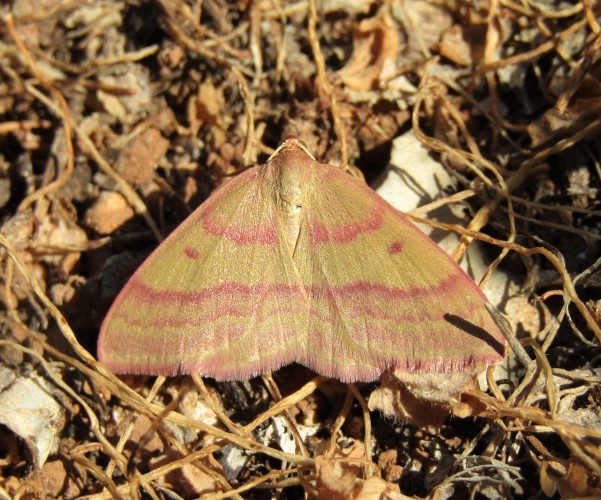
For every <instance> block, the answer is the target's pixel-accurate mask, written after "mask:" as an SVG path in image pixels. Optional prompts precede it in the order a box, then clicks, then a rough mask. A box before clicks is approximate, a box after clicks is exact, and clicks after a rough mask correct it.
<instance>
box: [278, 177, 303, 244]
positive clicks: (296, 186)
mask: <svg viewBox="0 0 601 500" xmlns="http://www.w3.org/2000/svg"><path fill="white" fill-rule="evenodd" d="M300 173H301V172H300V170H298V169H291V168H280V169H279V170H278V172H277V177H278V179H277V183H278V184H279V189H276V190H275V193H274V194H275V197H276V200H275V201H276V204H275V206H276V210H277V212H278V216H279V220H280V222H281V224H282V227H283V230H284V234H285V235H286V241H287V242H288V247H289V248H290V253H291V255H292V254H294V249H295V248H296V243H297V241H298V238H299V235H300V225H301V214H302V209H303V190H302V179H301V175H300Z"/></svg>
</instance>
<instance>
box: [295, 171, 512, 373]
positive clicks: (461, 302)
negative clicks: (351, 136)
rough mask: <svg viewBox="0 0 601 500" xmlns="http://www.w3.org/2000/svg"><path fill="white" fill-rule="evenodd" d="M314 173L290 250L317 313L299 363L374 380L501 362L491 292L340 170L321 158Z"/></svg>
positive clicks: (312, 321) (326, 370)
mask: <svg viewBox="0 0 601 500" xmlns="http://www.w3.org/2000/svg"><path fill="white" fill-rule="evenodd" d="M311 177H313V179H312V181H311V182H309V183H308V185H309V186H310V188H307V192H306V200H307V201H306V203H305V210H304V217H305V219H304V220H303V226H302V228H303V229H302V230H301V238H300V240H299V242H298V245H297V249H296V251H295V254H294V255H295V263H296V266H297V268H298V269H299V270H300V272H299V274H300V275H301V276H303V278H304V279H305V280H306V284H305V286H306V289H307V294H308V296H309V302H310V314H311V319H310V321H309V326H308V342H309V344H310V345H312V346H313V348H312V349H311V350H310V351H307V353H306V359H303V360H301V361H300V362H301V363H303V364H305V365H307V366H310V367H311V368H313V369H314V370H315V371H317V372H319V373H322V374H325V375H329V376H332V377H336V378H339V379H340V380H343V381H359V380H360V381H371V380H375V379H377V378H378V377H379V376H380V375H381V374H382V373H383V372H385V371H386V370H392V369H400V370H404V371H410V372H420V371H429V372H432V371H438V372H448V371H454V370H465V369H468V368H470V367H474V366H476V365H478V364H486V363H496V362H500V361H501V359H502V354H503V346H504V340H503V337H502V334H501V333H500V331H499V330H498V328H497V326H496V325H495V324H494V322H493V321H492V319H491V318H490V316H489V314H488V312H487V311H486V309H485V307H484V304H485V302H486V298H485V296H484V295H483V293H482V292H481V290H480V289H479V287H478V286H477V285H476V284H475V283H474V282H473V281H472V280H471V279H470V278H469V277H468V276H467V275H466V274H465V272H464V271H463V270H462V269H461V268H460V267H459V266H458V265H457V264H456V263H455V262H454V261H453V260H452V259H451V258H450V257H449V256H448V255H447V254H446V253H445V252H444V251H443V250H442V249H441V248H440V247H438V246H437V245H436V244H435V243H434V242H433V241H432V240H430V238H428V237H427V236H426V235H425V234H424V233H423V232H422V231H420V230H419V229H418V228H417V227H416V226H415V225H414V224H413V223H412V222H411V221H410V220H409V219H408V218H407V217H406V216H405V215H403V214H402V213H401V212H399V211H397V210H396V209H395V208H393V207H392V206H391V205H390V204H388V203H387V202H386V201H385V200H383V199H382V198H381V197H380V196H379V195H377V194H376V193H375V192H374V191H372V190H371V189H370V188H369V187H367V186H366V185H365V184H363V183H362V182H360V181H358V180H357V179H355V178H353V177H352V176H351V175H349V174H347V173H345V172H343V171H342V170H340V169H337V168H335V167H332V166H329V165H323V164H317V163H316V164H315V166H314V167H313V169H312V170H311Z"/></svg>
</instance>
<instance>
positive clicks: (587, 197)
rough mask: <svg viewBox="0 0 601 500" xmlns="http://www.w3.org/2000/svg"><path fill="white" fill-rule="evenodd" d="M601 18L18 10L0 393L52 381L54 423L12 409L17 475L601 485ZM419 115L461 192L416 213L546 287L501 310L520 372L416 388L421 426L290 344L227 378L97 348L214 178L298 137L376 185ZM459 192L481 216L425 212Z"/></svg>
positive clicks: (298, 488) (68, 493)
mask: <svg viewBox="0 0 601 500" xmlns="http://www.w3.org/2000/svg"><path fill="white" fill-rule="evenodd" d="M358 4H360V8H359V7H358ZM600 15H601V12H600V11H599V6H598V5H596V4H594V3H593V2H590V1H588V0H582V1H581V2H574V3H572V4H567V3H562V4H552V3H549V2H544V1H536V2H528V3H520V4H518V3H512V2H491V3H490V4H485V3H481V4H477V3H476V4H473V3H456V2H432V3H430V2H426V1H422V0H404V1H401V0H391V1H388V2H360V3H357V2H345V1H327V2H325V1H324V2H316V1H314V0H310V1H298V2H279V1H267V0H265V1H255V2H237V3H225V2H220V1H217V0H206V1H204V2H189V3H183V2H181V3H180V2H172V1H169V0H157V1H155V2H146V3H142V2H135V1H134V2H120V1H111V2H108V1H107V2H104V1H101V2H89V3H88V2H83V3H69V2H60V1H55V0H46V1H44V2H32V1H31V0H17V1H15V2H13V3H12V6H11V7H10V8H5V9H3V11H2V21H1V24H0V26H1V30H2V31H1V33H2V38H1V41H0V43H1V50H0V59H1V64H0V73H1V74H2V79H1V81H0V114H1V117H2V118H1V120H0V141H1V143H2V147H1V148H0V151H1V152H2V153H1V154H0V210H1V214H2V219H1V220H0V243H1V244H2V246H3V248H4V251H3V252H2V254H1V255H2V260H1V261H0V265H2V268H3V271H2V273H1V274H0V276H1V277H2V287H1V289H2V294H1V301H2V304H3V305H4V307H3V308H2V311H1V313H0V321H1V324H2V326H3V328H2V336H1V337H0V363H1V365H2V369H3V373H4V372H6V373H7V374H8V375H9V378H8V379H9V380H11V382H10V384H8V385H7V387H5V388H3V389H2V393H3V397H4V398H5V400H9V399H10V401H12V402H11V403H10V405H11V408H12V409H16V408H27V404H28V400H26V399H23V400H22V401H18V400H17V401H16V402H15V397H14V396H15V391H14V390H13V391H11V392H9V390H10V388H11V387H13V388H14V387H19V386H22V387H26V386H28V384H32V383H34V384H35V386H36V387H37V389H36V390H43V392H44V394H45V395H44V396H43V397H42V396H40V397H39V398H35V399H36V401H37V403H38V406H35V412H34V413H35V414H36V415H35V416H36V417H39V415H43V414H46V415H53V417H52V419H49V420H48V422H47V423H48V424H49V425H46V426H44V425H42V423H43V422H40V421H38V423H37V424H36V426H34V427H35V428H37V429H38V430H37V431H34V432H33V434H32V433H31V432H29V431H27V432H25V431H24V430H22V428H21V427H19V426H18V425H13V424H14V422H8V423H3V427H2V428H1V429H0V433H1V434H2V437H3V439H1V440H0V441H1V442H2V443H3V444H2V446H1V449H2V461H1V465H0V467H1V469H2V474H1V476H2V479H1V480H0V488H1V490H2V494H3V495H4V496H6V497H7V498H13V497H16V498H34V497H36V498H37V497H42V496H50V497H63V498H76V497H78V496H82V495H89V496H92V497H93V498H111V497H115V498H121V497H123V498H125V497H133V498H139V497H142V496H144V497H151V498H167V497H170V498H178V497H180V498H194V497H203V498H226V497H228V498H271V497H276V498H303V497H305V496H306V497H309V498H321V497H324V496H329V497H333V498H366V499H367V498H404V497H407V496H409V497H422V498H461V497H468V496H475V495H478V496H479V497H485V498H496V497H499V496H502V497H513V498H530V497H533V496H535V495H540V494H541V492H542V493H543V494H544V495H546V496H548V497H555V498H583V497H595V496H599V495H601V465H600V464H601V453H600V452H599V443H600V440H601V431H599V429H600V428H601V422H600V418H601V403H600V401H601V392H600V390H599V387H600V380H601V371H600V369H599V353H600V351H599V342H600V341H601V331H600V327H599V317H600V314H599V305H598V304H599V299H598V290H599V286H600V285H599V283H600V281H599V265H600V261H599V258H598V256H599V239H600V236H599V220H600V219H599V215H600V214H601V212H600V211H599V205H598V199H599V196H598V193H599V189H600V185H601V183H600V177H601V168H600V163H601V161H600V157H601V155H600V154H599V152H600V150H601V148H600V144H599V129H600V128H601V120H600V118H599V116H600V115H599V112H598V111H599V109H600V108H601V84H600V75H601V73H600V72H599V53H600V52H599V43H600V42H599V40H600V37H599V33H600V32H601V28H600V26H599V21H598V18H599V16H600ZM409 129H412V130H413V133H414V134H415V137H416V138H417V140H419V141H420V142H421V144H422V145H423V146H424V147H425V148H426V149H427V150H428V151H429V153H430V155H431V156H433V157H434V158H436V159H437V161H439V162H440V163H441V164H442V165H443V166H444V167H445V168H446V169H447V171H448V173H449V175H450V176H451V177H452V178H453V180H454V182H453V185H454V186H455V187H454V189H453V191H452V192H449V190H448V189H447V190H444V191H441V192H440V193H439V195H438V198H437V199H436V200H433V201H432V200H429V201H430V202H431V205H430V204H428V205H426V206H422V207H419V208H418V210H416V211H415V212H414V218H415V220H416V221H417V220H418V219H419V221H420V222H424V223H426V224H429V225H431V226H432V227H435V228H438V230H439V231H440V230H442V231H445V232H455V233H456V234H458V235H459V236H460V238H461V239H460V242H459V244H458V245H456V248H455V250H454V253H453V256H454V257H455V258H456V259H460V258H461V257H462V256H463V255H464V254H465V253H466V252H467V251H468V249H469V247H470V246H471V245H473V243H474V241H475V240H479V241H480V242H482V244H483V245H484V246H485V248H486V250H487V251H488V254H489V259H490V262H491V264H490V266H489V268H488V270H487V272H486V273H485V274H484V277H483V278H482V282H483V283H481V284H484V282H486V281H487V279H489V276H492V275H493V273H494V272H495V269H499V270H502V271H503V272H505V273H510V274H511V276H512V277H513V278H515V279H517V283H518V284H519V286H517V287H515V288H517V291H516V289H512V292H511V293H512V294H519V295H520V296H521V297H523V298H527V299H529V302H530V303H529V304H527V301H523V302H519V303H518V304H527V306H526V305H522V306H519V305H518V306H514V307H513V308H512V309H510V310H507V311H505V310H504V309H503V304H502V303H500V304H496V305H498V306H499V307H500V309H501V312H502V313H503V312H506V313H507V315H508V317H507V319H508V320H509V326H508V327H507V328H506V329H507V330H508V331H507V336H508V339H509V341H510V345H511V350H510V356H509V357H508V360H507V363H506V366H505V372H501V373H499V372H498V370H495V371H493V370H489V371H488V372H487V373H486V374H485V375H484V377H483V379H484V383H482V380H480V381H479V382H480V383H479V384H477V385H471V386H469V387H467V386H466V387H465V389H464V390H463V392H462V393H461V394H460V395H459V396H457V395H456V394H455V393H453V394H450V395H449V396H448V397H439V400H438V402H435V403H432V402H431V401H430V400H429V399H428V396H425V395H423V396H422V395H420V394H421V393H420V392H419V391H415V392H413V393H411V394H412V395H413V398H414V399H417V400H419V402H420V403H421V404H424V402H425V403H426V404H427V405H430V406H432V405H433V407H434V410H432V409H431V408H430V407H428V408H430V409H428V410H427V412H428V413H427V414H426V415H425V416H426V417H432V416H434V417H435V418H434V419H433V420H434V421H433V422H431V421H430V420H429V419H427V418H426V419H425V422H421V425H417V424H415V423H412V422H411V421H410V419H411V418H413V421H414V422H415V421H417V422H420V418H419V417H418V418H415V416H414V417H411V415H406V414H405V415H404V414H400V413H395V411H390V410H386V405H384V406H382V405H378V404H377V402H378V401H380V402H382V401H381V399H380V400H379V399H378V398H373V399H372V397H371V396H372V395H373V394H374V391H375V390H376V387H375V385H374V384H369V385H363V386H358V387H355V386H352V385H349V386H346V385H343V384H340V383H338V382H336V381H329V380H326V379H324V378H323V377H316V376H315V374H312V373H311V372H309V371H308V370H306V369H305V368H303V367H300V366H295V365H293V366H289V367H285V368H283V369H281V370H279V371H278V372H276V373H274V374H272V376H264V377H259V378H256V379H252V380H249V381H246V382H235V383H234V382H230V383H221V382H220V383H217V382H215V381H212V380H210V379H207V380H204V381H203V380H202V379H200V378H199V377H194V378H193V379H192V378H182V377H180V378H177V379H173V380H164V379H162V378H160V377H159V378H142V377H128V378H123V379H119V378H117V377H115V376H114V375H112V374H111V373H109V372H108V371H107V370H105V369H104V368H103V367H102V366H101V365H100V364H98V363H97V362H96V361H95V359H94V357H93V356H92V355H91V354H90V353H94V352H95V342H96V336H97V333H98V327H99V325H100V322H101V321H102V318H103V316H104V314H105V312H106V310H107V308H108V306H109V305H110V303H111V302H112V300H113V298H114V297H115V295H116V293H117V292H118V290H119V289H120V288H121V287H122V286H123V284H124V283H125V281H126V280H127V277H128V276H129V275H131V273H132V272H133V270H134V269H135V267H136V265H137V263H139V262H140V261H141V260H142V258H143V257H144V256H146V255H147V254H148V253H149V252H150V251H151V249H152V248H153V247H154V246H156V244H157V242H158V241H160V239H162V238H163V237H164V236H165V235H166V234H168V233H169V232H170V231H171V230H172V229H173V228H174V227H175V226H176V225H177V224H178V223H179V222H181V221H182V220H183V219H184V218H185V216H186V215H187V214H188V213H189V211H190V210H191V209H193V208H194V207H196V206H198V204H199V203H200V202H202V201H203V200H204V199H205V198H206V196H207V195H208V194H209V193H210V191H211V190H212V189H214V188H215V187H216V186H218V185H219V184H221V183H223V182H226V181H227V179H228V178H229V177H231V176H232V175H235V173H236V172H238V171H240V170H241V169H242V168H243V167H244V166H246V165H250V164H253V163H256V162H262V161H264V159H265V157H266V155H267V154H269V153H270V152H271V151H273V148H274V147H275V146H276V145H277V143H278V142H279V141H280V140H281V139H282V138H284V137H286V136H287V135H289V134H294V135H297V136H299V137H300V138H301V139H302V140H303V141H304V142H305V143H306V144H307V146H308V148H309V150H311V151H312V152H313V154H314V155H315V157H316V158H319V159H320V160H321V161H324V162H328V163H333V164H339V165H341V166H348V167H349V168H350V169H351V170H353V171H354V170H355V169H356V168H357V167H358V168H359V169H361V171H362V172H363V174H364V175H365V177H366V178H367V179H368V180H371V179H374V178H375V177H376V176H377V175H378V171H379V170H381V169H383V168H384V166H385V165H386V164H387V162H388V160H389V154H390V149H391V145H392V141H393V140H394V139H395V138H396V137H398V136H400V135H402V134H403V133H405V132H406V131H407V130H409ZM404 167H405V168H406V169H407V170H408V172H409V175H410V169H411V168H414V169H419V165H404ZM443 205H448V206H449V207H451V208H452V209H453V210H455V211H456V212H457V213H460V214H461V215H462V220H465V223H462V224H461V225H459V224H448V223H446V224H445V223H444V222H440V221H438V222H437V221H436V220H434V219H428V218H427V217H428V215H429V213H430V210H432V209H435V208H436V207H440V206H443ZM418 216H419V217H418ZM533 311H534V312H533ZM499 321H500V322H501V323H503V319H501V320H499ZM407 383H408V384H409V385H411V384H412V383H413V381H411V382H407ZM426 388H427V385H426V386H423V387H422V388H421V390H422V391H424V390H426ZM377 390H378V391H380V394H381V391H383V390H390V388H389V387H387V388H386V389H384V388H381V389H377ZM17 392H18V391H17ZM455 392H456V391H455ZM33 394H35V393H32V394H28V395H29V396H32V395H33ZM375 394H377V392H376V393H375ZM8 396H11V398H8ZM395 397H397V396H393V397H391V398H389V399H388V400H386V399H385V400H384V403H386V404H388V405H391V404H392V405H393V406H394V404H393V403H394V402H395V401H396V399H395ZM445 399H446V400H445ZM367 401H369V405H370V407H372V406H378V407H381V408H383V410H384V411H385V412H387V413H388V414H389V416H384V415H383V414H382V413H380V412H379V411H369V408H368V406H367V404H368V403H367ZM56 405H58V407H59V408H60V416H57V415H56V413H54V412H55V410H56ZM441 407H443V409H442V410H440V408H441ZM44 411H46V412H51V413H44ZM432 412H434V413H432ZM449 412H452V413H453V415H452V416H451V417H447V416H446V415H447V414H448V413H449ZM391 414H392V418H391V416H390V415H391ZM4 415H5V416H6V415H7V413H6V412H5V413H4ZM8 415H9V416H10V414H8ZM403 415H404V416H403ZM14 416H18V413H15V414H14ZM422 416H424V415H422ZM28 418H29V417H28ZM36 432H37V435H36ZM49 432H50V433H51V434H52V435H51V436H49ZM49 443H50V444H49ZM53 443H54V444H53ZM40 450H42V451H41V452H40ZM46 455H47V458H45V456H46ZM532 478H536V480H533V479H532Z"/></svg>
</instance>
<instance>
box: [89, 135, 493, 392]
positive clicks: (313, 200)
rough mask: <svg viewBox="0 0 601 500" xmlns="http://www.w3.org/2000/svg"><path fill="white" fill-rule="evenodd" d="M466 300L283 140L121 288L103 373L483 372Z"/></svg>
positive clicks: (338, 181) (420, 251)
mask: <svg viewBox="0 0 601 500" xmlns="http://www.w3.org/2000/svg"><path fill="white" fill-rule="evenodd" d="M485 303H486V298H485V296H484V294H483V293H482V292H481V290H480V289H479V288H478V286H477V285H476V284H475V283H474V282H473V281H472V280H471V279H470V278H469V277H468V276H467V275H466V274H465V273H464V271H463V270H462V269H461V268H460V267H459V266H458V265H457V264H456V263H455V262H454V261H453V260H452V259H451V258H450V257H449V256H448V255H447V254H446V253H445V252H444V251H443V250H441V249H440V248H439V247H438V246H437V245H436V244H435V243H434V242H433V241H432V240H430V239H429V238H428V237H427V236H426V235H425V234H424V233H422V232H421V231H420V230H419V229H418V228H417V227H416V226H415V225H413V223H412V222H411V221H410V220H409V219H408V218H407V217H406V216H405V215H403V214H402V213H400V212H399V211H397V210H396V209H395V208H393V207H392V206H391V205H389V204H388V203H387V202H386V201H384V200H383V199H382V198H381V197H380V196H378V195H377V194H376V193H375V192H374V191H372V190H371V189H370V188H369V187H367V186H366V185H365V184H363V183H362V182H361V181H359V180H357V179H355V178H354V177H352V176H351V175H349V174H348V173H346V172H344V171H343V170H341V169H339V168H337V167H334V166H331V165H325V164H321V163H319V162H317V161H316V160H315V159H314V158H313V157H312V156H311V155H310V153H309V152H308V151H307V149H306V148H305V147H304V146H303V145H302V143H301V142H300V141H298V140H297V139H296V138H294V137H289V138H287V139H286V140H285V141H284V142H283V143H282V144H281V145H280V146H279V148H278V149H277V150H276V152H275V153H274V154H273V155H272V156H271V158H270V159H269V160H268V161H267V163H265V164H264V165H260V166H257V167H254V168H251V169H249V170H247V171H245V172H244V173H242V174H240V175H239V176H237V177H236V178H235V179H233V180H231V181H230V182H228V183H226V184H225V185H224V186H222V187H220V188H219V189H218V190H216V191H215V192H214V193H213V194H212V196H210V197H209V199H208V200H207V201H205V202H204V203H203V204H202V205H201V206H200V207H199V208H198V209H197V210H196V211H195V212H194V213H192V214H191V215H190V217H188V219H186V220H185V221H184V222H183V223H182V224H181V225H180V226H179V227H178V228H177V229H176V230H175V231H174V232H173V233H172V234H171V235H170V236H169V237H168V238H167V239H166V240H165V241H164V242H163V243H162V244H161V245H160V246H159V247H158V248H157V249H156V250H155V251H154V253H152V254H151V255H150V257H148V259H147V260H146V261H145V262H144V264H142V266H141V267H140V268H139V269H138V270H137V271H136V273H135V274H134V275H133V276H132V278H131V279H130V280H129V282H128V283H127V285H126V286H125V287H124V288H123V290H122V291H121V293H120V294H119V296H118V297H117V299H116V300H115V302H114V304H113V306H112V307H111V309H110V310H109V312H108V315H107V317H106V319H105V321H104V323H103V325H102V328H101V331H100V339H99V344H98V356H99V359H100V360H101V361H102V363H104V365H105V366H107V367H108V368H109V369H111V370H113V371H114V372H117V373H132V374H155V375H177V374H189V373H199V374H201V375H205V376H209V377H214V378H216V379H219V380H227V379H237V380H240V379H246V378H250V377H252V376H255V375H258V374H261V373H264V372H269V371H271V370H275V369H277V368H279V367H281V366H283V365H286V364H289V363H292V362H298V363H301V364H303V365H305V366H307V367H309V368H311V369H313V370H314V371H315V372H317V373H319V374H322V375H326V376H328V377H333V378H337V379H339V380H341V381H344V382H355V381H373V380H376V379H378V378H379V377H380V376H381V375H382V374H384V373H386V372H392V371H394V370H401V371H407V372H452V371H461V370H470V369H473V368H474V367H477V366H480V365H481V366H485V365H486V364H494V363H498V362H500V361H501V360H502V359H503V352H504V346H505V340H504V338H503V336H502V334H501V333H500V331H499V329H498V328H497V326H496V325H495V323H494V322H493V321H492V319H491V317H490V315H489V314H488V312H487V310H486V308H485Z"/></svg>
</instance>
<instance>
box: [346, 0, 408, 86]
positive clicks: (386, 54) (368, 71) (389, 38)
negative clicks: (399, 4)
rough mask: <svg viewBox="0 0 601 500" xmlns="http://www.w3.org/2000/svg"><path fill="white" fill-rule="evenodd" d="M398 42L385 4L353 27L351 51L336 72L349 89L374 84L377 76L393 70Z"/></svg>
mask: <svg viewBox="0 0 601 500" xmlns="http://www.w3.org/2000/svg"><path fill="white" fill-rule="evenodd" d="M399 44H400V40H399V34H398V30H397V28H396V26H395V24H394V21H393V19H392V17H391V15H390V11H389V9H388V7H387V6H386V5H385V6H383V7H382V8H381V9H380V10H379V11H378V13H377V15H376V16H374V17H371V18H369V19H365V20H363V21H361V22H360V23H359V25H358V26H357V28H355V30H353V53H352V55H351V57H350V59H349V60H348V61H347V63H346V64H345V65H344V67H343V68H342V69H341V70H339V71H338V76H339V77H340V79H341V80H342V82H343V83H344V84H345V85H346V86H347V87H349V88H351V89H353V90H357V91H364V90H370V89H374V88H377V87H378V84H379V82H380V80H382V79H384V78H386V77H387V76H392V75H393V74H394V69H395V63H396V60H397V55H398V52H399Z"/></svg>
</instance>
